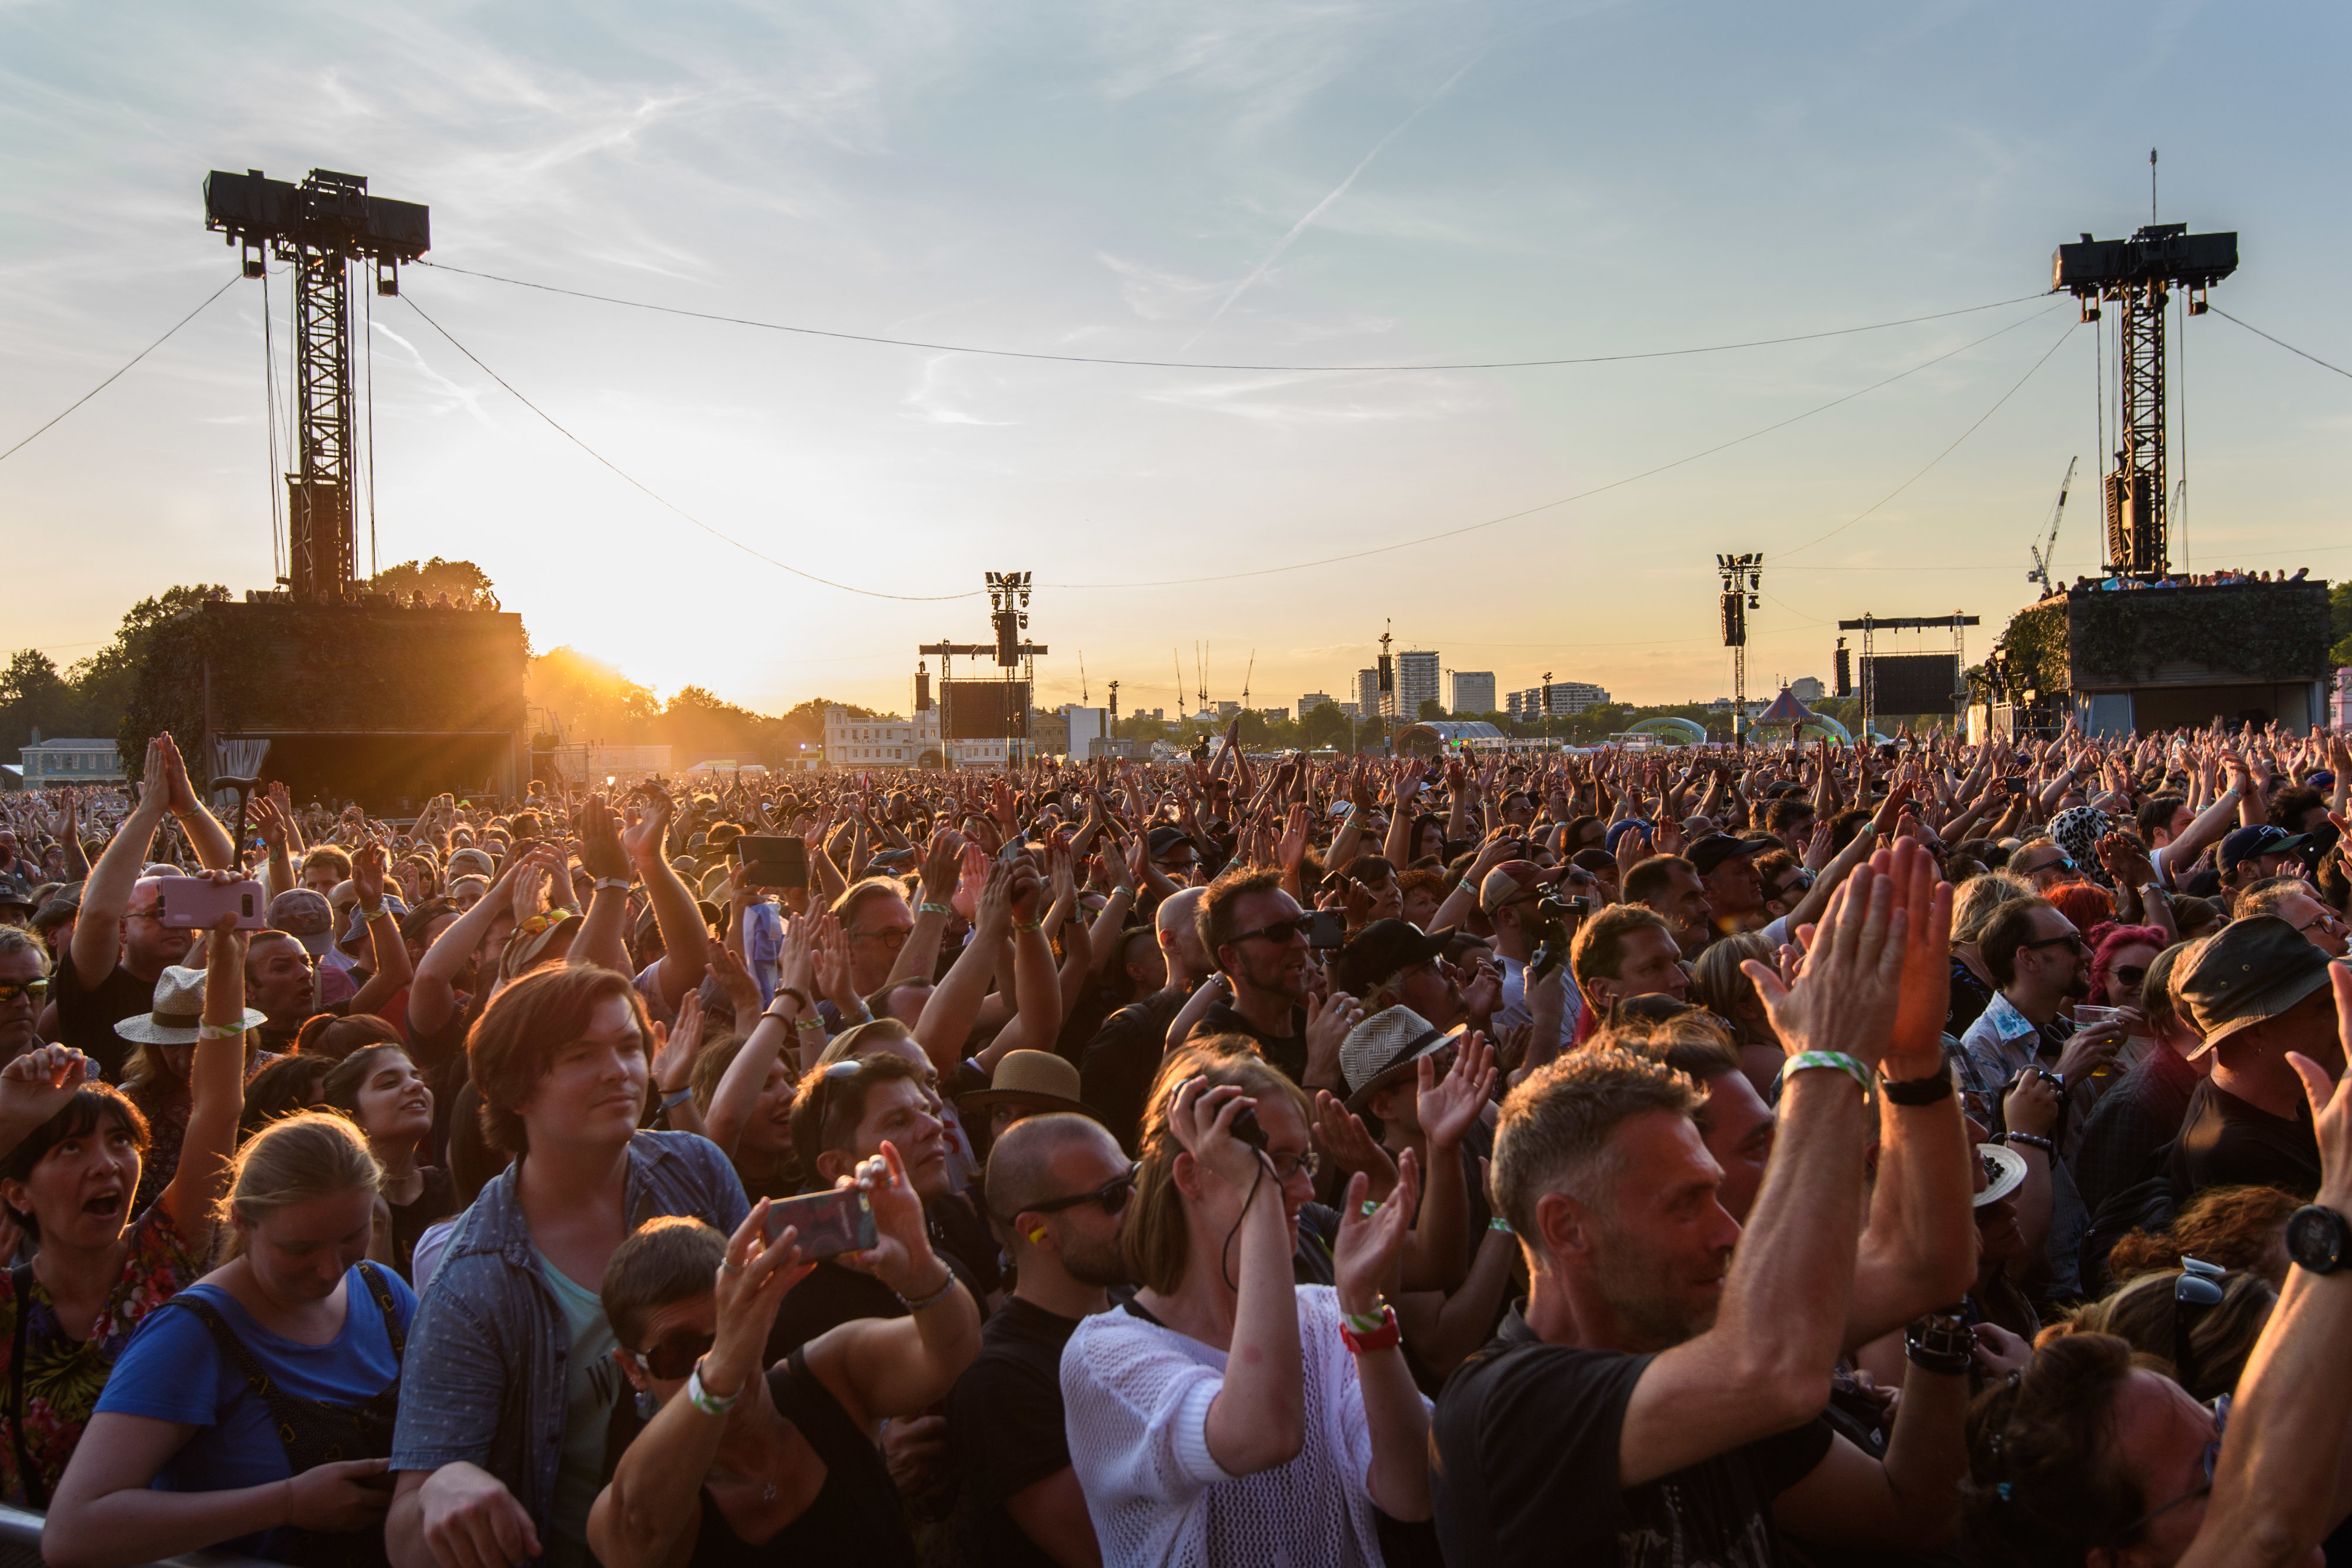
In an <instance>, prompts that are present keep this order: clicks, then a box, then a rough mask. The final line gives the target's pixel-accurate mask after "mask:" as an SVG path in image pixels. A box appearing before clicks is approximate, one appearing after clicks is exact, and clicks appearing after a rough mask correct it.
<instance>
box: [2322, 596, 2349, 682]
mask: <svg viewBox="0 0 2352 1568" xmlns="http://www.w3.org/2000/svg"><path fill="white" fill-rule="evenodd" d="M2327 635H2328V637H2329V639H2330V640H2331V641H2332V642H2333V643H2335V644H2336V645H2335V647H2334V648H2332V649H2331V650H2329V652H2328V654H2327V662H2328V663H2329V664H2333V665H2334V666H2335V667H2336V668H2337V669H2339V670H2340V669H2342V668H2344V666H2346V665H2347V664H2352V581H2345V582H2339V583H2337V584H2336V586H2335V587H2333V588H2331V589H2329V590H2328V591H2327Z"/></svg>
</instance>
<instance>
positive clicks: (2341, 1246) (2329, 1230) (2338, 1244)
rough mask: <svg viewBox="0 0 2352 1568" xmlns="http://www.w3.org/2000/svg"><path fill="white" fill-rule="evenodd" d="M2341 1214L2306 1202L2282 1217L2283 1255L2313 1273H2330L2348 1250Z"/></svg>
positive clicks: (2349, 1237) (2351, 1241)
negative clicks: (2284, 1244)
mask: <svg viewBox="0 0 2352 1568" xmlns="http://www.w3.org/2000/svg"><path fill="white" fill-rule="evenodd" d="M2348 1229H2352V1228H2347V1226H2346V1224H2345V1222H2344V1217H2343V1216H2342V1215H2340V1214H2338V1213H2336V1211H2335V1210H2334V1209H2332V1208H2328V1207H2325V1206H2323V1205H2321V1204H2316V1203H2306V1204H2305V1205H2304V1206H2303V1207H2301V1208H2298V1209H2296V1210H2295V1211H2294V1213H2293V1214H2290V1215H2288V1216H2287V1218H2286V1255H2287V1256H2288V1257H2289V1258H2292V1259H2294V1266H2295V1267H2296V1268H2298V1269H2301V1270H2305V1272H2307V1273H2313V1274H2333V1273H2334V1272H2336V1270H2338V1269H2340V1268H2342V1267H2343V1266H2344V1264H2345V1262H2346V1256H2345V1255H2346V1253H2347V1250H2352V1234H2347V1230H2348Z"/></svg>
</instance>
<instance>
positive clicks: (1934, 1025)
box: [1885, 840, 1952, 1080]
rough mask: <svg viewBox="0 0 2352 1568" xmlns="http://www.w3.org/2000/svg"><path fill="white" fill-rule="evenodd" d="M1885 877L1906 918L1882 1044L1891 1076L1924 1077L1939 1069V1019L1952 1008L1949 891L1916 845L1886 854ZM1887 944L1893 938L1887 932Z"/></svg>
mask: <svg viewBox="0 0 2352 1568" xmlns="http://www.w3.org/2000/svg"><path fill="white" fill-rule="evenodd" d="M1886 859H1887V862H1888V864H1887V872H1888V875H1889V876H1890V877H1891V878H1892V879H1893V882H1894V894H1895V900H1896V902H1897V905H1898V907H1900V908H1901V909H1903V910H1904V911H1905V915H1906V918H1905V920H1904V922H1903V928H1902V932H1901V934H1900V938H1899V939H1900V941H1901V944H1902V963H1903V969H1902V978H1901V981H1900V985H1899V994H1898V997H1897V999H1896V1002H1895V1030H1894V1036H1893V1039H1892V1040H1891V1041H1890V1043H1889V1044H1888V1046H1887V1049H1886V1056H1885V1063H1886V1072H1887V1075H1888V1076H1889V1077H1891V1078H1894V1079H1896V1080H1902V1079H1906V1078H1925V1077H1928V1076H1930V1075H1931V1074H1934V1073H1937V1072H1940V1071H1944V1070H1945V1068H1944V1047H1943V1032H1944V1019H1946V1018H1947V1017H1948V1016H1949V1013H1950V1010H1951V994H1952V956H1951V954H1952V889H1951V885H1950V884H1949V883H1947V882H1945V881H1944V880H1943V878H1942V876H1941V874H1940V873H1938V872H1937V869H1936V859H1935V856H1934V855H1932V854H1930V853H1929V852H1927V849H1926V848H1925V847H1923V846H1922V845H1920V844H1919V843H1918V842H1917V841H1909V840H1906V841H1903V842H1900V843H1897V844H1896V845H1895V847H1894V848H1893V849H1892V850H1891V851H1889V852H1888V853H1887V856H1886ZM1888 940H1889V942H1890V943H1892V942H1894V941H1895V940H1897V937H1896V936H1895V934H1894V933H1892V932H1890V933H1889V936H1888Z"/></svg>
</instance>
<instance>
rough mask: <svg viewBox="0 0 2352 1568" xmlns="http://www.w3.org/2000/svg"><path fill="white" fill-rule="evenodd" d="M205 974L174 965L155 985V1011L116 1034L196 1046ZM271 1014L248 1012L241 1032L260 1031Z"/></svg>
mask: <svg viewBox="0 0 2352 1568" xmlns="http://www.w3.org/2000/svg"><path fill="white" fill-rule="evenodd" d="M204 1013H205V972H204V971H203V970H202V969H185V968H182V967H180V966H179V965H177V964H174V965H173V966H172V967H169V968H167V969H165V970H164V971H163V976H162V977H161V978H159V979H158V980H156V982H155V1001H154V1010H153V1011H152V1012H144V1013H133V1014H131V1016H130V1017H129V1018H127V1019H123V1020H122V1021H121V1022H120V1023H118V1024H116V1025H115V1026H114V1032H115V1033H117V1034H119V1035H121V1037H122V1038H123V1039H125V1040H136V1041H138V1042H139V1043H140V1044H141V1045H194V1044H195V1043H196V1026H197V1025H198V1024H199V1023H201V1022H203V1021H204ZM268 1021H269V1015H268V1013H265V1012H261V1011H259V1010H257V1009H253V1008H247V1009H245V1018H244V1020H243V1021H242V1022H241V1023H239V1024H238V1025H237V1027H238V1028H239V1029H259V1028H260V1027H261V1026H262V1025H263V1024H265V1023H268Z"/></svg>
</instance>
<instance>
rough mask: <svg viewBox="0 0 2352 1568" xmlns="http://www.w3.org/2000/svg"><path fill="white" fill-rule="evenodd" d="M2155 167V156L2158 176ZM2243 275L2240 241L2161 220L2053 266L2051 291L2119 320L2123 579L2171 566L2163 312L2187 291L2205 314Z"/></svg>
mask: <svg viewBox="0 0 2352 1568" xmlns="http://www.w3.org/2000/svg"><path fill="white" fill-rule="evenodd" d="M2155 162H2156V154H2155V153H2153V152H2150V153H2149V154H2148V163H2149V167H2150V170H2151V177H2153V175H2152V171H2153V169H2154V166H2155ZM2153 216H2154V214H2150V217H2151V219H2153ZM2237 270H2238V236H2237V235H2235V234H2202V235H2193V234H2190V233H2189V225H2187V224H2159V223H2156V222H2153V221H2151V222H2149V223H2148V224H2147V225H2144V226H2143V227H2142V228H2141V229H2140V230H2139V232H2138V233H2137V234H2135V235H2132V237H2131V238H2129V239H2093V238H2092V237H2091V236H2090V235H2087V234H2086V235H2084V236H2083V238H2082V241H2081V243H2079V244H2076V245H2062V246H2059V247H2058V254H2057V255H2056V256H2054V257H2053V258H2052V261H2051V266H2050V271H2051V276H2050V287H2051V288H2052V290H2053V292H2054V291H2056V290H2060V289H2063V290H2064V291H2065V292H2067V293H2069V294H2072V295H2073V296H2074V298H2077V299H2079V300H2081V301H2082V308H2083V319H2084V320H2085V321H2095V320H2097V319H2099V313H2100V312H2099V307H2100V305H2101V304H2102V303H2111V304H2113V305H2114V306H2115V307H2116V313H2117V319H2116V343H2117V345H2118V348H2117V360H2118V361H2119V363H2118V367H2117V380H2116V406H2117V418H2116V452H2115V466H2114V467H2112V468H2109V469H2107V470H2106V471H2105V474H2104V475H2103V476H2102V479H2101V485H2100V489H2101V492H2102V494H2103V496H2104V497H2105V502H2106V524H2107V532H2106V544H2107V561H2106V565H2107V570H2108V571H2109V572H2111V573H2114V574H2116V575H2117V576H2122V577H2132V578H2139V579H2142V580H2156V579H2158V578H2161V577H2163V576H2164V575H2165V574H2166V572H2167V570H2168V569H2169V568H2170V566H2171V539H2170V538H2169V535H2168V518H2167V515H2166V501H2165V488H2164V484H2165V479H2164V474H2165V454H2164V421H2165V413H2166V409H2165V346H2164V308H2165V306H2166V304H2167V303H2168V301H2169V300H2170V299H2171V298H2172V290H2173V289H2175V288H2180V289H2186V290H2187V291H2188V293H2189V302H2188V305H2189V315H2191V316H2202V315H2203V314H2204V313H2205V310H2206V298H2205V296H2206V294H2207V292H2208V291H2209V290H2210V289H2211V288H2212V287H2213V285H2215V284H2216V283H2219V282H2221V279H2223V278H2225V277H2229V276H2230V275H2231V273H2233V272H2235V271H2237ZM2045 586H2047V585H2046V584H2045Z"/></svg>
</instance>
